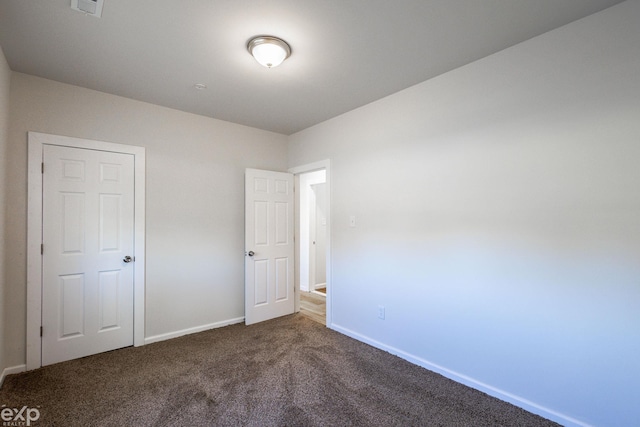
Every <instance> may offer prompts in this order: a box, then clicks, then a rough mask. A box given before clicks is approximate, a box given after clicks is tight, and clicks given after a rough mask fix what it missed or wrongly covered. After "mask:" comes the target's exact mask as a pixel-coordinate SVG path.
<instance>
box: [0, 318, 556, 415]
mask: <svg viewBox="0 0 640 427" xmlns="http://www.w3.org/2000/svg"><path fill="white" fill-rule="evenodd" d="M0 404H1V405H6V407H8V408H14V407H15V408H22V407H23V406H27V407H30V408H33V407H38V409H39V411H40V413H41V415H40V419H39V420H38V421H36V422H34V423H32V426H36V427H38V426H49V425H56V426H393V425H396V426H552V425H557V424H555V423H552V422H550V421H548V420H545V419H543V418H541V417H539V416H537V415H533V414H531V413H528V412H526V411H524V410H522V409H520V408H517V407H515V406H513V405H510V404H508V403H505V402H503V401H500V400H498V399H495V398H492V397H490V396H488V395H486V394H484V393H481V392H479V391H476V390H473V389H471V388H468V387H465V386H463V385H461V384H458V383H456V382H454V381H451V380H448V379H446V378H444V377H442V376H440V375H438V374H435V373H433V372H430V371H428V370H426V369H423V368H420V367H418V366H415V365H412V364H410V363H408V362H406V361H404V360H402V359H400V358H398V357H395V356H393V355H391V354H389V353H386V352H384V351H380V350H378V349H375V348H373V347H370V346H368V345H366V344H363V343H360V342H358V341H355V340H352V339H350V338H348V337H346V336H344V335H341V334H339V333H336V332H334V331H331V330H329V329H327V328H325V327H323V326H322V325H319V324H317V323H315V322H313V321H311V320H309V319H307V318H305V317H303V316H300V315H292V316H286V317H283V318H280V319H275V320H271V321H268V322H264V323H261V324H257V325H253V326H249V327H247V326H245V325H243V324H238V325H233V326H227V327H225V328H220V329H214V330H211V331H206V332H201V333H198V334H193V335H189V336H185V337H181V338H176V339H173V340H169V341H164V342H160V343H155V344H151V345H147V346H144V347H139V348H126V349H122V350H116V351H112V352H109V353H103V354H99V355H95V356H90V357H86V358H83V359H79V360H73V361H70V362H64V363H59V364H56V365H52V366H47V367H45V368H42V369H38V370H35V371H31V372H25V373H22V374H17V375H10V376H9V377H7V378H6V380H5V383H4V385H3V387H2V390H0Z"/></svg>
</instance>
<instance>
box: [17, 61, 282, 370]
mask: <svg viewBox="0 0 640 427" xmlns="http://www.w3.org/2000/svg"><path fill="white" fill-rule="evenodd" d="M27 131H36V132H43V133H51V134H57V135H66V136H74V137H79V138H88V139H96V140H101V141H109V142H116V143H123V144H130V145H138V146H143V147H146V150H147V152H146V154H147V170H146V173H147V176H146V182H147V191H146V195H147V202H146V210H147V217H146V225H147V241H146V243H147V264H146V272H147V281H146V301H145V305H146V334H145V336H146V337H147V338H154V337H156V338H157V337H158V336H160V337H161V336H162V335H164V334H172V333H174V332H177V331H182V330H186V329H189V328H196V327H203V326H206V325H212V324H215V323H217V322H224V321H227V320H230V319H237V318H242V317H243V316H244V256H243V251H244V238H243V236H244V169H245V168H247V167H250V168H260V169H271V170H279V171H283V170H286V157H287V155H286V137H285V136H283V135H279V134H275V133H271V132H266V131H261V130H257V129H252V128H249V127H245V126H240V125H235V124H231V123H227V122H223V121H219V120H214V119H210V118H206V117H202V116H197V115H194V114H188V113H183V112H180V111H176V110H171V109H168V108H163V107H159V106H155V105H151V104H146V103H142V102H138V101H133V100H130V99H126V98H121V97H117V96H113V95H107V94H105V93H101V92H96V91H92V90H87V89H83V88H80V87H76V86H70V85H66V84H62V83H57V82H53V81H50V80H45V79H41V78H38V77H33V76H28V75H25V74H20V73H13V77H12V84H11V123H10V134H9V151H8V155H9V167H8V170H7V178H8V181H7V184H8V186H9V187H10V191H9V192H8V194H7V196H8V197H7V204H6V206H7V212H6V213H7V219H8V221H7V223H6V230H5V231H6V239H7V241H6V247H7V248H10V249H11V250H10V251H8V253H7V254H6V264H5V266H6V276H5V279H6V285H5V297H6V305H5V309H6V318H8V319H10V324H9V325H8V328H7V331H6V337H5V345H6V349H5V353H6V360H5V364H6V365H7V366H16V365H20V364H23V363H24V362H25V310H26V301H25V292H26V277H25V274H26V255H25V245H26V209H27V205H26V200H27V199H26V197H27V191H26V188H27V173H26V172H27V171H26V166H27V157H26V156H27Z"/></svg>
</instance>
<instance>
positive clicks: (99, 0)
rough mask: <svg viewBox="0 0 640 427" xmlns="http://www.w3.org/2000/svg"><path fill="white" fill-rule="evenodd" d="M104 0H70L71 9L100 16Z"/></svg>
mask: <svg viewBox="0 0 640 427" xmlns="http://www.w3.org/2000/svg"><path fill="white" fill-rule="evenodd" d="M103 3H104V0H71V9H73V10H77V11H78V12H82V13H84V14H86V15H91V16H95V17H96V18H100V17H101V16H102V4H103Z"/></svg>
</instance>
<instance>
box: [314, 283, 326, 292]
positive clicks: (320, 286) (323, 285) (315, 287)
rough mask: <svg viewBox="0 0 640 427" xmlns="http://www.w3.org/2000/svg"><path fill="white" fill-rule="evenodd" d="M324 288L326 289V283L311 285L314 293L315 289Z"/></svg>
mask: <svg viewBox="0 0 640 427" xmlns="http://www.w3.org/2000/svg"><path fill="white" fill-rule="evenodd" d="M326 287H327V284H326V283H316V284H315V285H313V290H314V291H315V290H316V289H322V288H326Z"/></svg>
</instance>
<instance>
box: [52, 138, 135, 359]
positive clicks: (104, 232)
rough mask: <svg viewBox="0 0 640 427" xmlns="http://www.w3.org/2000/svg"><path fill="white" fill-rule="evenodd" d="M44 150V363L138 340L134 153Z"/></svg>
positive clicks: (94, 352) (60, 149)
mask: <svg viewBox="0 0 640 427" xmlns="http://www.w3.org/2000/svg"><path fill="white" fill-rule="evenodd" d="M43 148H44V150H43V157H44V165H45V166H44V168H43V227H42V229H43V233H42V237H43V238H42V241H43V248H44V251H43V260H42V326H43V335H42V365H43V366H44V365H49V364H52V363H57V362H62V361H65V360H71V359H76V358H79V357H84V356H88V355H91V354H97V353H102V352H104V351H109V350H115V349H117V348H122V347H127V346H130V345H133V270H134V267H133V266H134V264H133V248H134V227H133V226H134V157H133V155H131V154H122V153H111V152H106V151H97V150H88V149H82V148H72V147H61V146H53V145H45V146H44V147H43Z"/></svg>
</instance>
